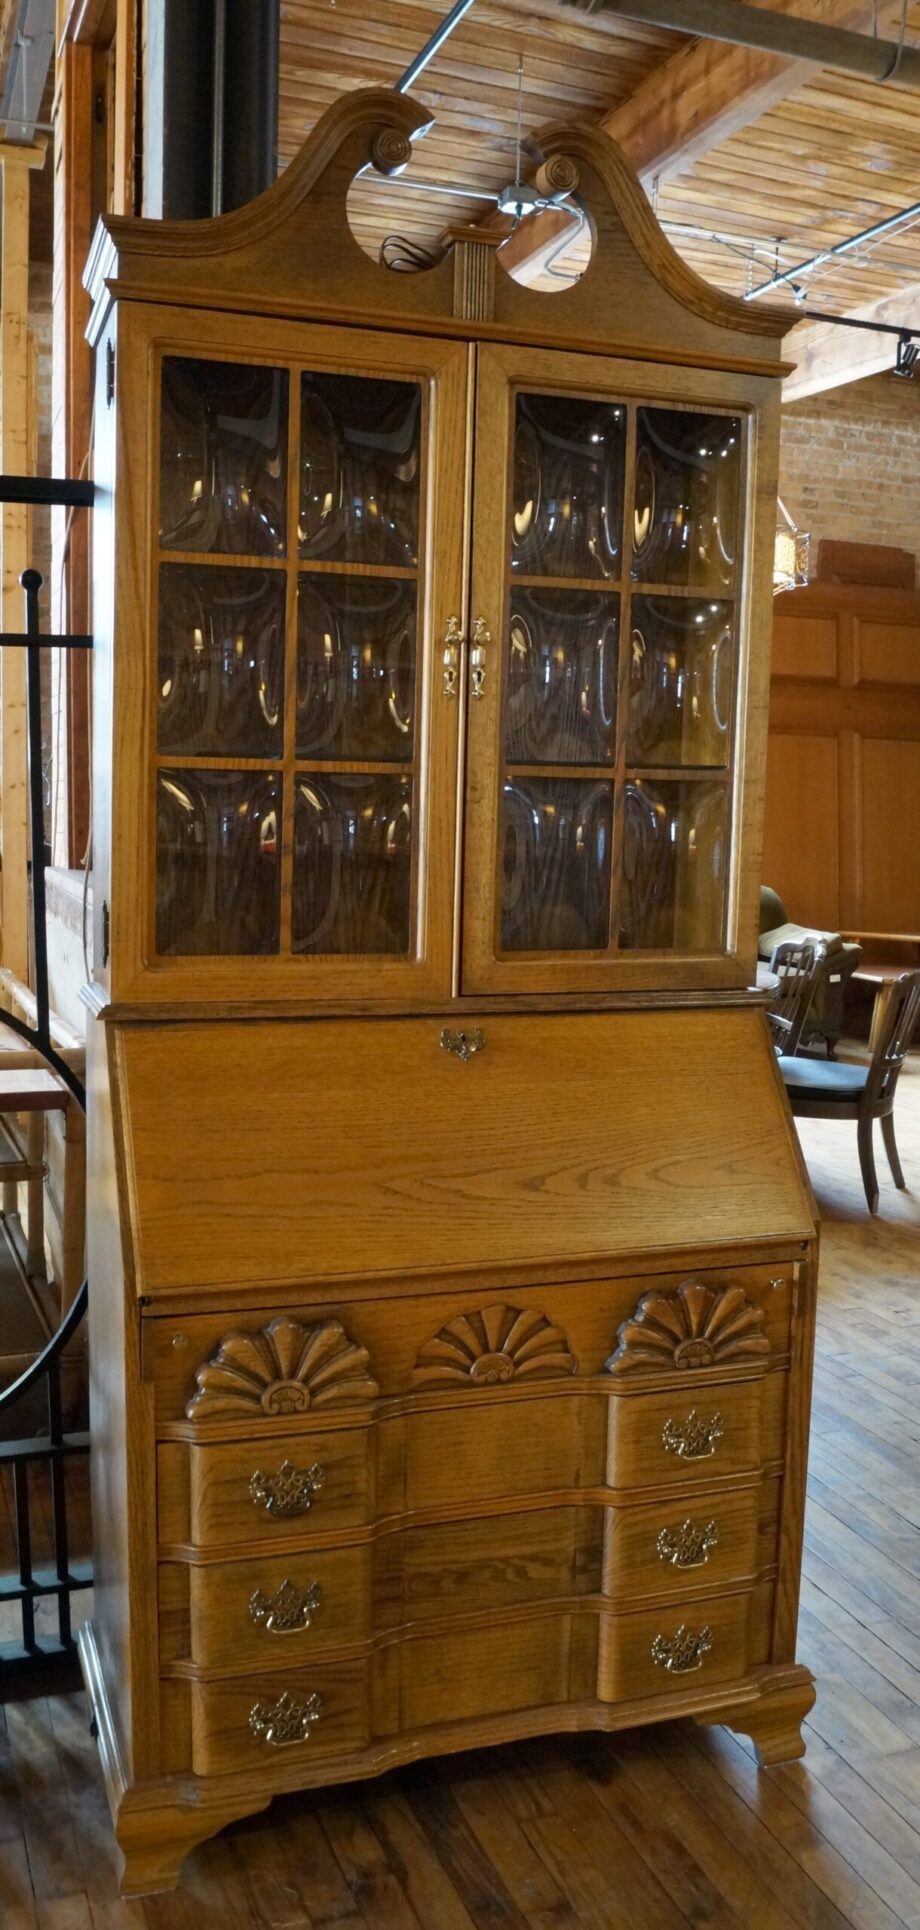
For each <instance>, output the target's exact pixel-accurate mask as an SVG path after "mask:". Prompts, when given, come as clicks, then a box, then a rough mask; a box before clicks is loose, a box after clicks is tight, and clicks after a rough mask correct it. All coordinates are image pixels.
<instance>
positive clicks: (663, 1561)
mask: <svg viewBox="0 0 920 1930" xmlns="http://www.w3.org/2000/svg"><path fill="white" fill-rule="evenodd" d="M759 1500H760V1489H759V1488H747V1489H742V1490H741V1491H740V1492H739V1491H737V1490H734V1491H733V1490H731V1489H729V1490H728V1492H726V1490H725V1489H724V1488H721V1489H720V1488H713V1489H710V1490H709V1492H708V1493H703V1494H698V1493H694V1495H693V1498H692V1500H689V1499H687V1500H684V1499H682V1498H681V1497H680V1496H677V1497H676V1498H675V1499H672V1500H670V1501H655V1502H652V1503H651V1504H649V1505H648V1506H644V1507H635V1506H630V1507H623V1508H608V1509H606V1511H605V1515H606V1520H605V1529H604V1581H603V1588H604V1594H605V1595H608V1596H609V1597H610V1598H611V1600H613V1601H616V1602H627V1601H632V1600H634V1599H635V1598H637V1597H639V1596H648V1595H658V1596H662V1597H665V1596H667V1597H671V1598H677V1597H680V1596H681V1595H686V1594H688V1593H689V1592H692V1591H695V1590H702V1589H709V1588H718V1587H720V1586H721V1585H722V1584H724V1583H726V1582H728V1583H730V1582H742V1581H750V1580H751V1579H752V1578H753V1575H754V1572H755V1567H756V1560H757V1528H758V1507H759Z"/></svg>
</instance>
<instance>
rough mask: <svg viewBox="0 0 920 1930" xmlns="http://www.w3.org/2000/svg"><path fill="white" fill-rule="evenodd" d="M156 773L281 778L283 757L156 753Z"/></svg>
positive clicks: (184, 752)
mask: <svg viewBox="0 0 920 1930" xmlns="http://www.w3.org/2000/svg"><path fill="white" fill-rule="evenodd" d="M154 763H155V766H156V769H157V770H158V771H178V770H182V771H264V772H265V774H266V777H281V776H282V774H283V772H284V769H285V763H284V758H283V757H269V756H265V757H207V756H204V757H199V756H197V755H196V753H195V752H194V751H157V753H156V756H155V758H154Z"/></svg>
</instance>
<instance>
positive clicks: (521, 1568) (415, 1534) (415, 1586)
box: [374, 1507, 603, 1629]
mask: <svg viewBox="0 0 920 1930" xmlns="http://www.w3.org/2000/svg"><path fill="white" fill-rule="evenodd" d="M602 1534H603V1510H602V1509H601V1508H586V1507H585V1508H578V1507H576V1508H545V1509H544V1508H538V1509H534V1510H532V1511H531V1510H526V1511H525V1510H524V1509H522V1510H521V1511H520V1512H519V1513H515V1514H505V1515H492V1516H491V1517H489V1516H483V1515H478V1516H476V1517H475V1518H474V1519H472V1520H466V1521H449V1522H439V1523H438V1524H436V1525H434V1524H433V1525H431V1526H429V1527H419V1528H408V1529H406V1530H405V1532H404V1533H402V1534H399V1535H383V1536H381V1538H380V1540H379V1541H378V1543H377V1547H376V1553H375V1559H374V1604H375V1606H374V1619H375V1625H376V1627H377V1628H380V1629H383V1628H386V1629H390V1628H398V1627H400V1626H402V1625H404V1624H417V1623H419V1622H430V1621H432V1620H433V1619H434V1618H435V1617H441V1616H446V1615H466V1614H469V1613H470V1612H471V1611H482V1610H485V1609H496V1610H498V1609H507V1608H514V1607H516V1606H520V1605H523V1604H525V1603H528V1602H541V1601H542V1602H545V1603H549V1602H553V1601H559V1600H562V1601H564V1600H566V1599H567V1598H570V1597H572V1596H578V1595H587V1594H596V1593H597V1591H598V1589H599V1588H600V1577H601V1538H602Z"/></svg>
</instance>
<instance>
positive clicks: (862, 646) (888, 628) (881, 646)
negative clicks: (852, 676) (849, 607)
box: [859, 619, 920, 685]
mask: <svg viewBox="0 0 920 1930" xmlns="http://www.w3.org/2000/svg"><path fill="white" fill-rule="evenodd" d="M859 669H860V677H861V679H862V680H863V681H864V682H866V683H877V684H910V685H920V635H918V632H917V629H916V627H915V626H914V625H911V624H909V623H885V622H880V621H878V620H877V619H876V620H874V621H873V620H872V619H868V620H864V621H863V622H862V623H860V626H859Z"/></svg>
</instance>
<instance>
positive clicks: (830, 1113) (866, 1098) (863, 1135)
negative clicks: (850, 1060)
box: [778, 971, 920, 1213]
mask: <svg viewBox="0 0 920 1930" xmlns="http://www.w3.org/2000/svg"><path fill="white" fill-rule="evenodd" d="M918 1017H920V971H917V972H902V974H901V976H900V978H899V979H897V980H896V981H895V984H894V986H893V987H892V993H891V1000H890V1003H889V1006H888V1010H887V1013H886V1015H885V1024H884V1026H883V1028H882V1030H881V1032H880V1034H879V1037H878V1041H877V1043H876V1047H875V1051H874V1052H873V1054H872V1058H871V1060H870V1061H869V1064H868V1065H862V1066H854V1065H841V1064H838V1063H836V1062H831V1063H828V1062H827V1061H826V1060H823V1059H801V1058H794V1059H789V1058H784V1059H780V1060H779V1062H778V1063H779V1069H780V1072H781V1073H782V1077H783V1084H784V1085H785V1088H786V1092H787V1094H788V1097H789V1104H790V1106H791V1107H792V1111H793V1114H794V1116H795V1118H796V1119H855V1121H856V1140H857V1145H858V1147H859V1165H860V1170H861V1172H862V1178H863V1185H864V1187H865V1189H866V1199H867V1200H868V1202H869V1211H870V1213H877V1212H878V1180H877V1178H876V1173H875V1152H874V1149H873V1144H872V1127H873V1123H874V1121H875V1120H876V1119H880V1120H881V1122H882V1138H883V1139H884V1142H885V1151H886V1153H887V1155H888V1164H889V1166H890V1167H891V1175H892V1178H893V1180H894V1183H895V1185H896V1186H897V1187H900V1188H901V1189H903V1188H904V1187H905V1186H906V1184H907V1182H906V1180H905V1178H904V1174H903V1172H902V1170H901V1161H900V1159H899V1157H898V1148H897V1142H896V1140H895V1136H894V1098H895V1093H896V1091H897V1085H898V1080H899V1078H900V1076H901V1068H902V1066H903V1064H904V1060H905V1057H906V1055H907V1049H908V1046H909V1045H910V1042H911V1038H912V1036H913V1031H914V1027H915V1025H916V1023H917V1019H918Z"/></svg>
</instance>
